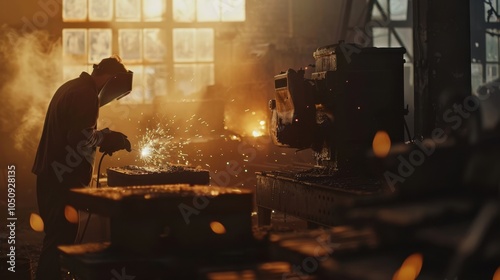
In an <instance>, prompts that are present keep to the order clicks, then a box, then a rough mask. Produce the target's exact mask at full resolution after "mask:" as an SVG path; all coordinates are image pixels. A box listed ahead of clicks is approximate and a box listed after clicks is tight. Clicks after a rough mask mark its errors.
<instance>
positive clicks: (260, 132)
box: [252, 130, 264, 137]
mask: <svg viewBox="0 0 500 280" xmlns="http://www.w3.org/2000/svg"><path fill="white" fill-rule="evenodd" d="M262 135H264V133H263V132H262V131H260V130H254V131H252V136H253V137H260V136H262Z"/></svg>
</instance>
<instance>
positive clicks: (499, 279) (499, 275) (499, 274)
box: [493, 266, 500, 280]
mask: <svg viewBox="0 0 500 280" xmlns="http://www.w3.org/2000/svg"><path fill="white" fill-rule="evenodd" d="M493 280H500V266H499V267H498V268H497V270H496V271H495V274H493Z"/></svg>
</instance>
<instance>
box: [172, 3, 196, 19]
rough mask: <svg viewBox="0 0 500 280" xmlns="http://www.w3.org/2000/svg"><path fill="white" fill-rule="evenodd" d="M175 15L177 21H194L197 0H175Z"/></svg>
mask: <svg viewBox="0 0 500 280" xmlns="http://www.w3.org/2000/svg"><path fill="white" fill-rule="evenodd" d="M173 1H174V2H173V11H172V13H173V17H174V21H177V22H194V21H195V19H196V18H195V16H196V13H195V12H196V5H195V0H173Z"/></svg>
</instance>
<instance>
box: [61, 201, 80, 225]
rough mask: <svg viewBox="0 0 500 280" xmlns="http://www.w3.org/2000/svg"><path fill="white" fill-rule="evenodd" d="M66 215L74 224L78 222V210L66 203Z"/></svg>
mask: <svg viewBox="0 0 500 280" xmlns="http://www.w3.org/2000/svg"><path fill="white" fill-rule="evenodd" d="M64 217H66V220H68V222H70V223H72V224H76V223H78V211H76V209H75V208H73V207H72V206H69V205H66V207H64Z"/></svg>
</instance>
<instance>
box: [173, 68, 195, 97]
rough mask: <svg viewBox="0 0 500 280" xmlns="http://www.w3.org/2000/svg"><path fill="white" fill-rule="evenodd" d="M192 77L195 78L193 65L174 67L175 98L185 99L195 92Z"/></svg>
mask: <svg viewBox="0 0 500 280" xmlns="http://www.w3.org/2000/svg"><path fill="white" fill-rule="evenodd" d="M194 76H195V65H194V64H176V65H174V81H175V84H174V90H175V96H177V97H186V96H189V95H192V94H193V93H194V92H196V86H195V83H194Z"/></svg>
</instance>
